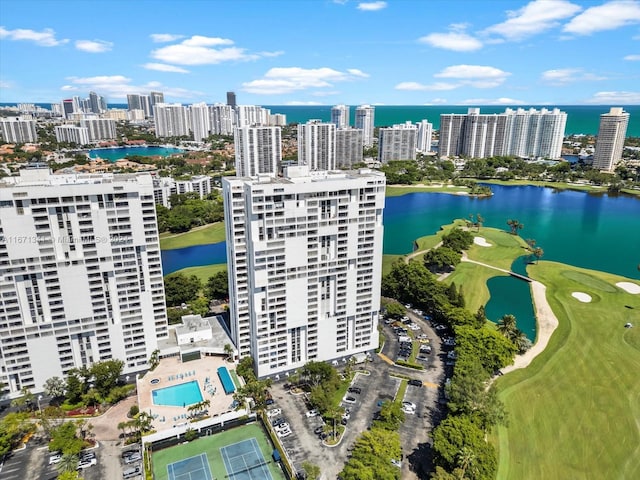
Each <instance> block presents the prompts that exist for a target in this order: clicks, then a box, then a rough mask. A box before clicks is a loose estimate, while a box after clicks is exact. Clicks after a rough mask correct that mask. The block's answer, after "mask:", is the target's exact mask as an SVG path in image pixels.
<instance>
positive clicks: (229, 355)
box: [224, 343, 233, 361]
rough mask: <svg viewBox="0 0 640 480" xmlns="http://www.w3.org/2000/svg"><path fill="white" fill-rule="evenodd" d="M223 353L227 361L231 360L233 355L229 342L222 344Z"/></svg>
mask: <svg viewBox="0 0 640 480" xmlns="http://www.w3.org/2000/svg"><path fill="white" fill-rule="evenodd" d="M224 354H225V355H226V356H227V361H231V360H232V356H233V347H232V346H231V344H230V343H227V344H226V345H225V346H224Z"/></svg>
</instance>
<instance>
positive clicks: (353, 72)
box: [242, 67, 368, 95]
mask: <svg viewBox="0 0 640 480" xmlns="http://www.w3.org/2000/svg"><path fill="white" fill-rule="evenodd" d="M367 76H368V75H367V74H366V73H364V72H362V71H360V70H357V69H348V70H347V71H346V72H340V71H338V70H334V69H332V68H328V67H322V68H300V67H280V68H272V69H270V70H269V71H268V72H267V73H265V75H264V77H263V78H261V79H258V80H252V81H250V82H245V83H243V84H242V86H243V90H244V91H246V92H249V93H257V94H264V95H276V94H283V93H291V92H295V91H298V90H305V89H308V88H326V87H332V86H333V84H334V83H335V82H346V81H351V80H356V79H359V78H364V77H367Z"/></svg>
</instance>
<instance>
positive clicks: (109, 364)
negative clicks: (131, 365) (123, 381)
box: [91, 360, 124, 398]
mask: <svg viewBox="0 0 640 480" xmlns="http://www.w3.org/2000/svg"><path fill="white" fill-rule="evenodd" d="M123 368H124V362H123V361H122V360H104V361H102V362H97V363H94V364H93V366H92V367H91V375H92V377H93V384H94V387H95V389H96V391H97V392H98V394H99V395H100V396H101V397H102V398H106V397H107V396H108V395H109V392H111V390H112V389H113V388H115V387H116V386H117V385H118V379H119V378H120V375H122V369H123Z"/></svg>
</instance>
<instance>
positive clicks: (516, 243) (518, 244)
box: [467, 219, 528, 270]
mask: <svg viewBox="0 0 640 480" xmlns="http://www.w3.org/2000/svg"><path fill="white" fill-rule="evenodd" d="M506 221H507V220H506V219H505V224H504V226H505V230H500V229H498V228H487V227H482V228H481V229H480V232H476V231H475V229H473V230H472V231H471V233H472V234H473V236H475V237H484V239H485V240H486V241H487V242H489V243H490V244H491V245H493V246H492V247H481V246H480V245H476V244H473V245H472V246H471V248H470V249H469V250H468V251H467V253H468V255H469V258H470V259H472V260H476V261H478V262H482V263H487V264H489V265H493V266H494V267H499V268H504V269H505V270H511V264H512V263H513V261H514V260H515V259H516V258H518V257H519V256H521V255H527V254H528V251H527V250H526V249H525V247H526V246H527V244H526V242H525V241H524V240H523V239H522V238H521V237H520V236H518V235H511V234H510V233H509V232H508V231H507V229H508V228H509V226H508V225H507V224H506Z"/></svg>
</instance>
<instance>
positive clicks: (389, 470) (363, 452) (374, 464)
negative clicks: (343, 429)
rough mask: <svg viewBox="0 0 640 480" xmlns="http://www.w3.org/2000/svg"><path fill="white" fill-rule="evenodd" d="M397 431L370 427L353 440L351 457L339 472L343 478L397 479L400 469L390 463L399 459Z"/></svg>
mask: <svg viewBox="0 0 640 480" xmlns="http://www.w3.org/2000/svg"><path fill="white" fill-rule="evenodd" d="M401 456H402V449H401V446H400V435H399V434H398V432H393V431H390V430H385V429H382V428H375V427H374V428H372V429H371V430H369V431H367V432H364V433H363V434H362V435H361V436H360V437H359V438H358V439H357V440H356V442H355V445H354V449H353V451H352V452H351V458H350V459H349V461H348V462H347V463H346V465H345V466H344V468H343V470H342V472H340V478H342V479H343V480H397V479H399V478H400V472H401V470H400V469H399V468H397V467H396V466H394V465H393V464H392V463H391V460H400V458H401Z"/></svg>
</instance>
